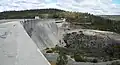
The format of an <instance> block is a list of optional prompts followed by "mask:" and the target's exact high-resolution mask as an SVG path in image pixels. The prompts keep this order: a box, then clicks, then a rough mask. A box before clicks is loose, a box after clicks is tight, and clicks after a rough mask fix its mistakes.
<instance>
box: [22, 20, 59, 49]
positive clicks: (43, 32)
mask: <svg viewBox="0 0 120 65" xmlns="http://www.w3.org/2000/svg"><path fill="white" fill-rule="evenodd" d="M23 26H24V28H25V30H26V31H27V33H28V34H29V36H30V37H31V38H32V40H33V41H34V42H35V43H36V44H37V46H38V47H39V49H40V50H43V49H46V48H52V47H55V45H56V44H58V43H59V42H58V27H57V25H56V23H55V22H54V20H43V21H42V20H34V21H26V22H24V23H23Z"/></svg>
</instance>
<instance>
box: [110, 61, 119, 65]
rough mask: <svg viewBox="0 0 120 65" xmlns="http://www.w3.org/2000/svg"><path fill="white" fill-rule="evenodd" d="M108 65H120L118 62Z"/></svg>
mask: <svg viewBox="0 0 120 65" xmlns="http://www.w3.org/2000/svg"><path fill="white" fill-rule="evenodd" d="M110 65H120V61H116V62H113V63H112V64H110Z"/></svg>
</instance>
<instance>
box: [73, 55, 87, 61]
mask: <svg viewBox="0 0 120 65" xmlns="http://www.w3.org/2000/svg"><path fill="white" fill-rule="evenodd" d="M74 59H75V61H76V62H86V59H84V58H83V57H81V56H80V55H74Z"/></svg>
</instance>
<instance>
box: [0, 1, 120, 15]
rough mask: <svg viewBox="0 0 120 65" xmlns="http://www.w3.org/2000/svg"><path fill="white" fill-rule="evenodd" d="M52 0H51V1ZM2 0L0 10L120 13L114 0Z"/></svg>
mask: <svg viewBox="0 0 120 65" xmlns="http://www.w3.org/2000/svg"><path fill="white" fill-rule="evenodd" d="M50 1H51V2H50ZM52 1H53V0H1V1H0V11H7V10H23V9H38V8H39V9H41V8H59V9H64V10H70V11H80V12H89V13H92V14H101V15H104V14H107V15H110V14H112V15H120V12H119V11H120V5H118V4H113V3H112V0H57V1H56V3H55V2H53V3H52Z"/></svg>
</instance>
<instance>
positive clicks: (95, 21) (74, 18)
mask: <svg viewBox="0 0 120 65" xmlns="http://www.w3.org/2000/svg"><path fill="white" fill-rule="evenodd" d="M34 16H39V17H41V18H58V19H60V18H66V21H67V22H70V23H71V26H72V27H74V26H75V27H76V26H78V28H80V27H79V26H82V27H83V28H87V29H96V30H103V31H112V32H117V33H120V32H119V31H118V30H120V26H119V24H120V22H119V21H116V20H110V19H106V18H103V17H100V16H95V15H93V14H89V13H81V12H70V11H64V10H59V9H36V10H24V11H5V12H1V13H0V19H23V18H34ZM81 23H82V25H81ZM88 23H89V24H88Z"/></svg>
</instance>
